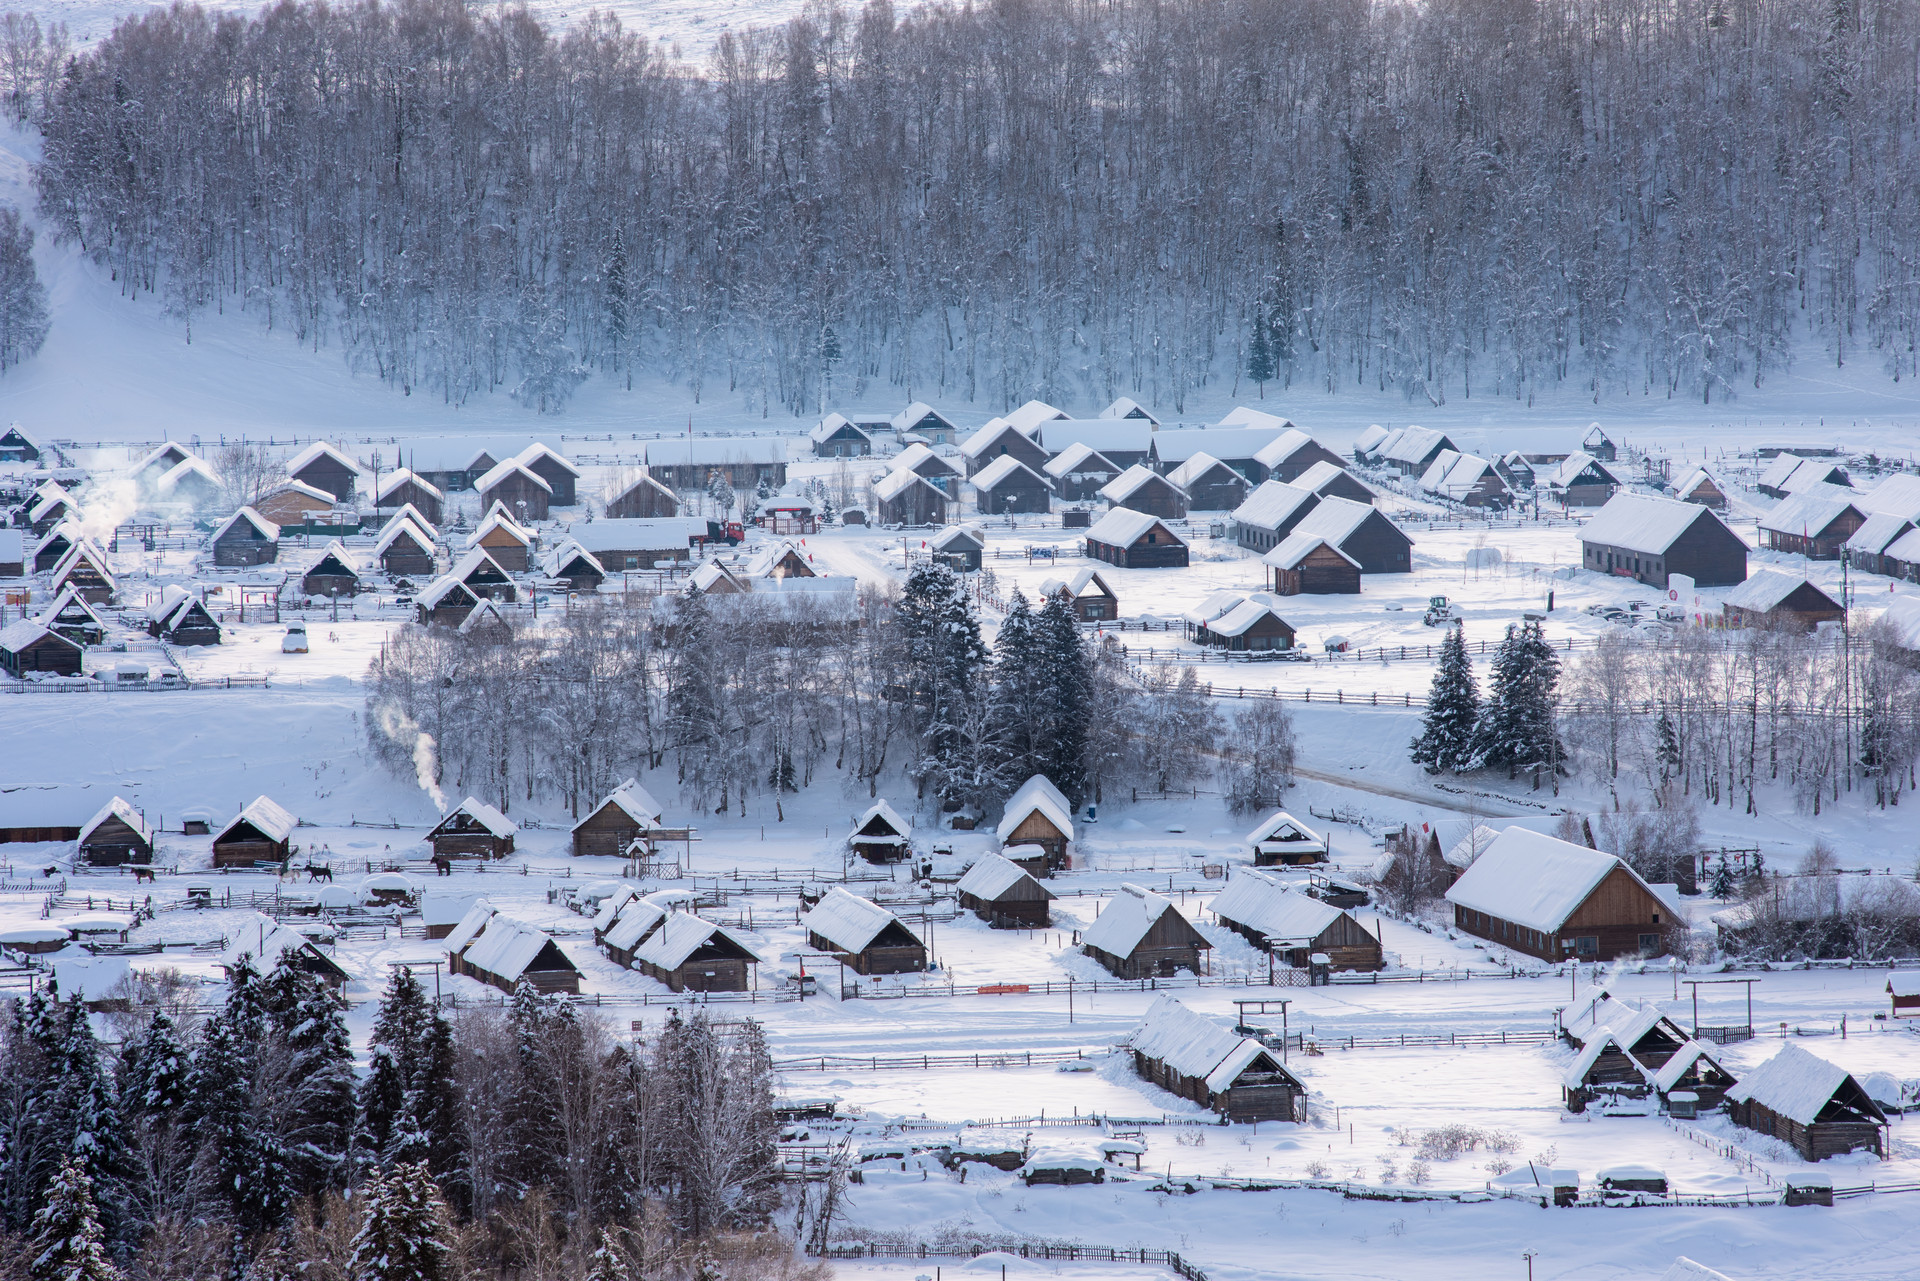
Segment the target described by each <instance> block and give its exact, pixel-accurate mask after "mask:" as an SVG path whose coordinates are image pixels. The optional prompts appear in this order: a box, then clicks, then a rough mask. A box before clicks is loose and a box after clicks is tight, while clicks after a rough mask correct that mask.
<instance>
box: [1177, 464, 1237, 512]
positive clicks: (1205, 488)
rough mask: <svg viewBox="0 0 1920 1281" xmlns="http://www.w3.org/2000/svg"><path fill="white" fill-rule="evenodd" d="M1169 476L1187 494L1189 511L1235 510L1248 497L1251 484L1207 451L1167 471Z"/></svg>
mask: <svg viewBox="0 0 1920 1281" xmlns="http://www.w3.org/2000/svg"><path fill="white" fill-rule="evenodd" d="M1167 479H1168V480H1169V481H1171V482H1172V483H1173V485H1174V487H1175V488H1177V489H1179V490H1180V491H1182V492H1183V493H1185V494H1186V496H1187V509H1188V510H1189V511H1203V512H1228V511H1232V510H1233V509H1234V508H1236V507H1238V506H1239V505H1240V504H1241V503H1244V502H1245V501H1247V492H1248V490H1249V489H1251V488H1252V486H1250V485H1248V484H1247V478H1246V477H1245V476H1242V475H1241V474H1240V473H1239V472H1237V471H1235V470H1234V469H1233V468H1231V467H1229V466H1227V465H1226V464H1225V463H1223V462H1221V461H1220V460H1219V459H1218V458H1215V457H1214V456H1213V455H1212V454H1208V453H1198V454H1194V455H1193V456H1192V457H1190V458H1188V459H1187V461H1186V462H1184V463H1181V464H1180V465H1179V466H1178V467H1176V468H1174V469H1173V470H1172V471H1171V472H1168V473H1167Z"/></svg>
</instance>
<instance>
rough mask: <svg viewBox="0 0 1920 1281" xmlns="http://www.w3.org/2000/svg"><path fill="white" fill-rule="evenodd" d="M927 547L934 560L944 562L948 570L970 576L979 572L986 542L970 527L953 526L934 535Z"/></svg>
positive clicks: (981, 535) (983, 537) (982, 536)
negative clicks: (937, 559)
mask: <svg viewBox="0 0 1920 1281" xmlns="http://www.w3.org/2000/svg"><path fill="white" fill-rule="evenodd" d="M927 546H928V548H929V550H931V551H932V552H933V554H934V556H935V557H936V558H939V559H941V560H944V561H946V563H947V565H948V567H949V568H951V569H954V570H956V571H958V572H960V573H963V574H970V573H977V572H979V569H980V558H981V556H982V555H983V554H984V553H985V552H986V550H987V540H986V537H985V535H983V534H981V532H980V531H979V530H977V529H975V528H974V527H973V526H971V525H955V526H953V527H952V528H950V529H944V530H942V531H940V532H939V533H938V534H935V535H934V536H933V540H932V541H931V542H929V543H928V544H927Z"/></svg>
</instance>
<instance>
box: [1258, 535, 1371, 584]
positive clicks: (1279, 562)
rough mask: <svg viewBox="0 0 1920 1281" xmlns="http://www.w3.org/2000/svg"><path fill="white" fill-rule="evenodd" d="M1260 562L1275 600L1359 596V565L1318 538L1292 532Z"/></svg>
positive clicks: (1338, 549)
mask: <svg viewBox="0 0 1920 1281" xmlns="http://www.w3.org/2000/svg"><path fill="white" fill-rule="evenodd" d="M1260 559H1261V561H1262V563H1264V564H1265V565H1266V567H1267V574H1268V581H1269V582H1271V583H1272V584H1273V594H1274V595H1276V596H1342V595H1344V596H1357V595H1359V594H1360V562H1359V561H1357V560H1355V559H1354V558H1353V557H1351V556H1349V555H1347V554H1346V553H1345V552H1343V551H1341V550H1340V548H1339V547H1337V546H1335V545H1334V544H1333V543H1332V542H1330V541H1329V540H1328V539H1326V538H1325V537H1323V536H1321V535H1319V534H1311V533H1306V532H1304V531H1300V530H1296V531H1295V532H1293V533H1291V534H1288V535H1287V537H1286V539H1285V541H1283V542H1282V543H1281V544H1280V545H1279V546H1278V547H1275V548H1274V549H1273V550H1272V551H1270V552H1268V553H1267V554H1266V555H1265V556H1262V557H1261V558H1260Z"/></svg>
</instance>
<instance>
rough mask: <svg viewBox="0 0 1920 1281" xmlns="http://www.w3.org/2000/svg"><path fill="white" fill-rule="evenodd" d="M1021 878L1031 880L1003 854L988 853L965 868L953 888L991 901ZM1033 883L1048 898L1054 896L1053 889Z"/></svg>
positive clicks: (1025, 872) (1030, 877) (1028, 875)
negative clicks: (964, 872) (965, 870)
mask: <svg viewBox="0 0 1920 1281" xmlns="http://www.w3.org/2000/svg"><path fill="white" fill-rule="evenodd" d="M1015 848H1019V847H1018V846H1016V847H1015ZM1029 848H1032V849H1035V850H1038V849H1039V848H1040V847H1039V846H1037V845H1036V846H1031V847H1029ZM1023 880H1027V881H1033V877H1032V876H1031V875H1030V874H1029V873H1028V872H1027V871H1026V870H1025V869H1024V868H1022V867H1021V866H1020V865H1019V864H1018V863H1015V862H1014V861H1013V860H1012V859H1009V858H1006V857H1005V856H1004V855H1000V854H988V855H985V856H983V857H982V858H981V859H980V860H979V861H978V862H976V863H975V864H974V865H973V866H972V867H970V868H968V869H967V874H966V875H965V876H962V877H961V878H960V883H959V885H957V886H956V887H955V888H956V889H957V890H959V892H960V893H962V894H971V895H973V896H974V897H975V898H978V899H985V900H986V901H987V902H992V901H993V900H994V899H997V898H999V897H1000V896H1001V895H1002V894H1005V893H1006V892H1007V891H1008V890H1010V889H1012V888H1013V887H1014V886H1016V885H1018V884H1020V882H1021V881H1023ZM1033 883H1034V885H1035V886H1038V887H1039V889H1040V892H1041V893H1043V894H1045V895H1046V896H1047V897H1048V898H1052V897H1053V896H1054V895H1053V891H1051V890H1049V889H1047V887H1046V886H1044V885H1041V884H1040V882H1038V881H1033Z"/></svg>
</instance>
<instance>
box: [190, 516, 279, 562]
mask: <svg viewBox="0 0 1920 1281" xmlns="http://www.w3.org/2000/svg"><path fill="white" fill-rule="evenodd" d="M207 541H208V543H209V544H210V545H211V546H212V547H213V563H214V564H215V565H218V566H221V567H223V568H236V567H240V566H245V565H270V564H272V563H273V562H274V561H276V560H278V559H279V557H280V527H279V526H278V525H276V524H274V523H273V522H271V521H269V520H268V519H267V518H266V517H264V516H262V515H261V514H260V513H259V512H257V511H255V510H254V509H253V508H251V507H242V508H241V509H240V510H239V511H237V512H235V513H234V514H233V515H231V516H229V517H227V518H226V519H225V520H224V521H222V522H220V526H219V528H217V529H215V530H214V531H213V533H212V534H211V535H210V536H209V537H208V539H207Z"/></svg>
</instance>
